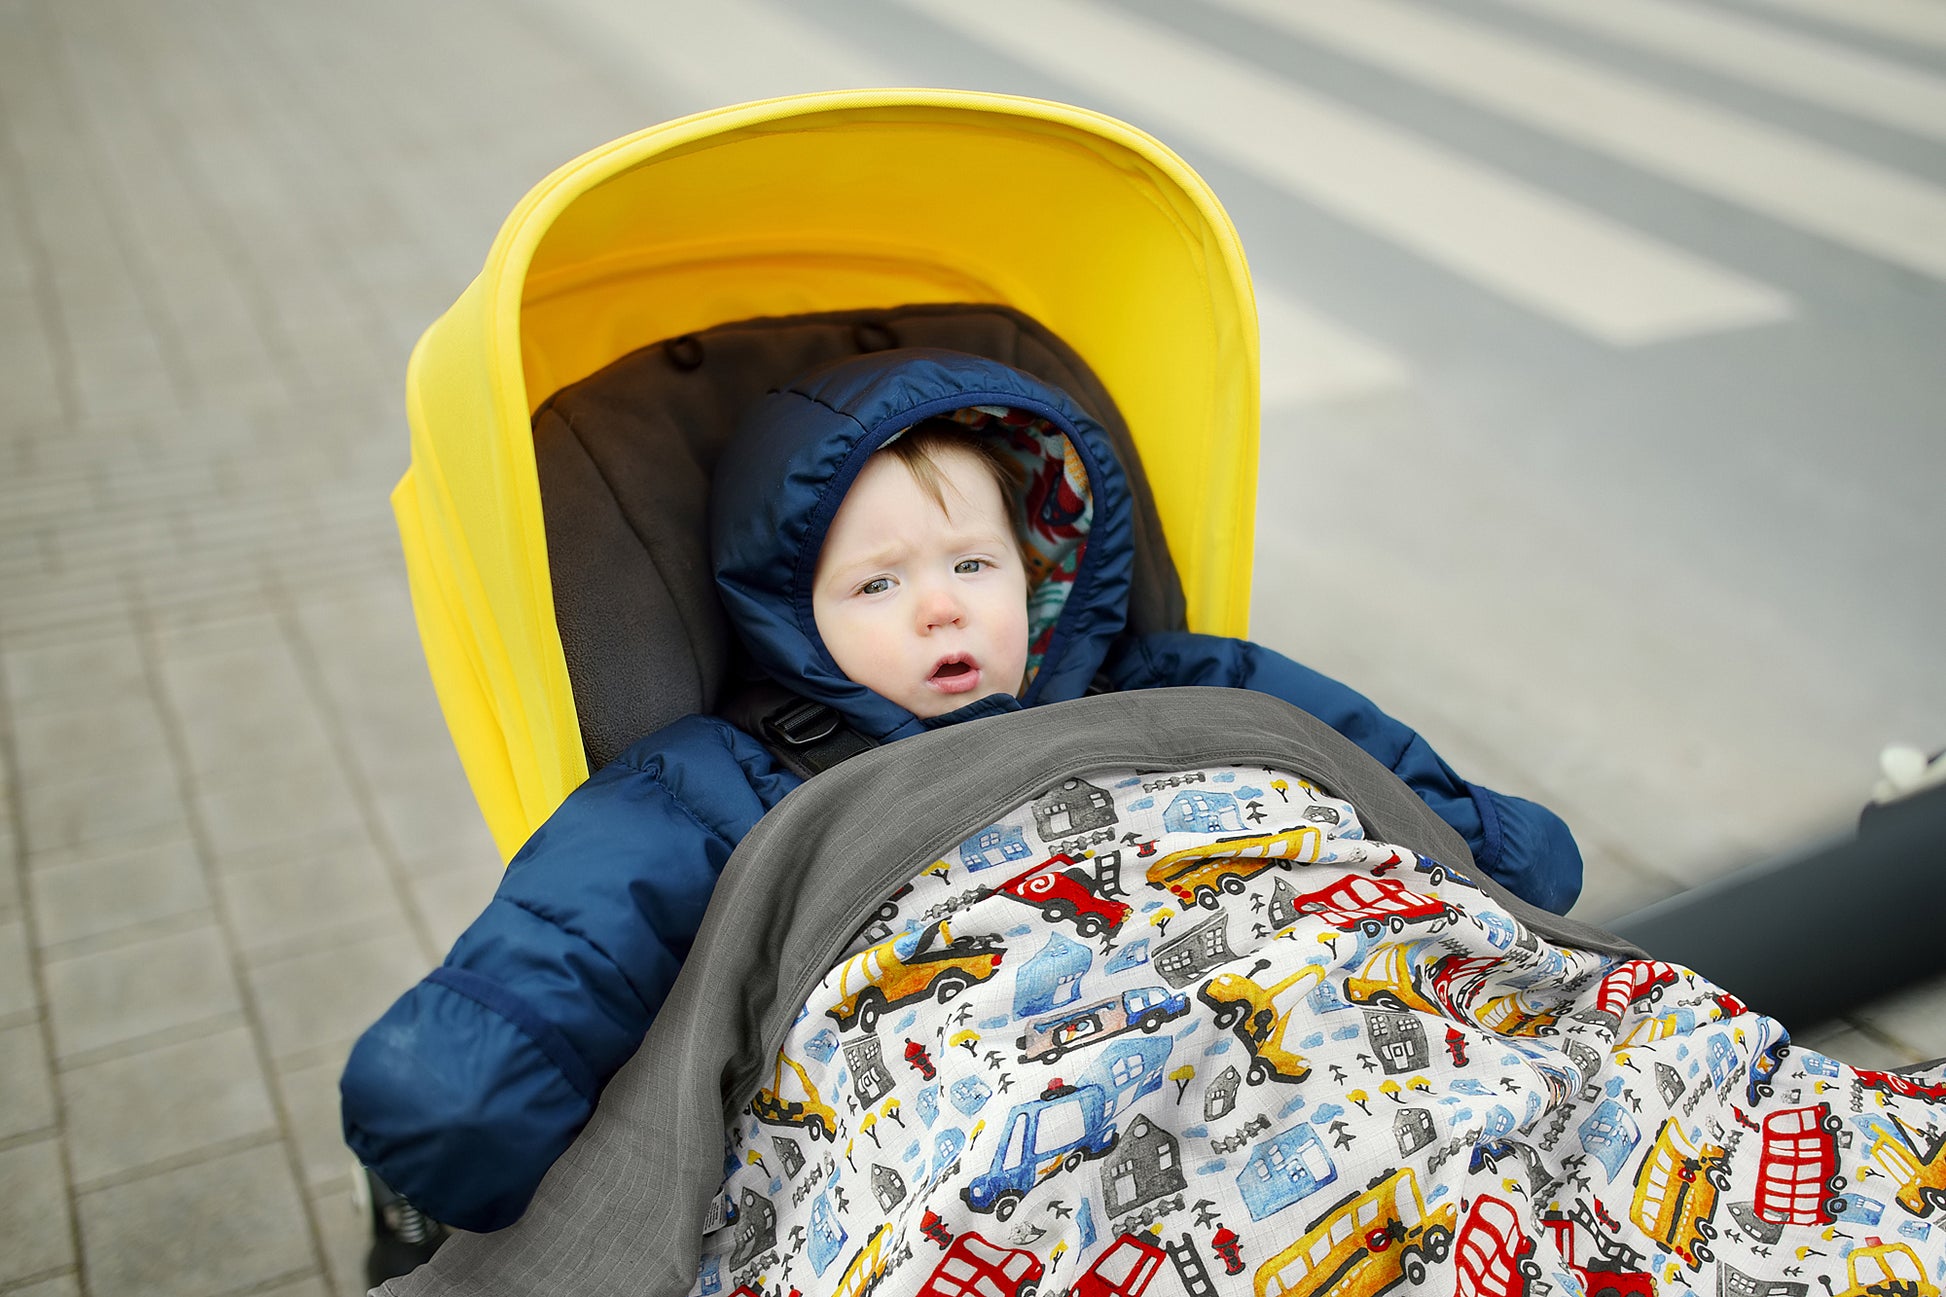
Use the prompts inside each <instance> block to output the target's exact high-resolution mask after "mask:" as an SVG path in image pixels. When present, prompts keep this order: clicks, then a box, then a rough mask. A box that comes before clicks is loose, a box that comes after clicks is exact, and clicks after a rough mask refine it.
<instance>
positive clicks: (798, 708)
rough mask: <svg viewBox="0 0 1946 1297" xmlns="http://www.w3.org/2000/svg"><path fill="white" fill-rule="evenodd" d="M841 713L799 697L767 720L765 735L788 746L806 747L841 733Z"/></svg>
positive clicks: (764, 725) (765, 722) (766, 718)
mask: <svg viewBox="0 0 1946 1297" xmlns="http://www.w3.org/2000/svg"><path fill="white" fill-rule="evenodd" d="M839 722H840V718H839V716H838V713H837V712H836V711H835V710H833V709H832V708H830V707H826V706H825V705H824V704H823V703H820V702H813V701H811V700H810V699H809V698H798V699H795V700H793V701H792V702H790V703H789V704H788V705H786V706H783V707H780V708H778V709H777V710H776V711H774V712H772V713H771V714H770V715H768V716H766V717H764V719H763V727H764V733H765V734H766V735H768V736H769V737H770V738H772V739H775V740H776V741H777V742H779V743H782V744H784V745H785V746H787V747H793V748H803V747H809V746H810V745H811V744H813V743H817V742H821V741H822V740H824V739H828V738H830V737H831V736H832V735H833V734H836V733H837V732H838V725H839Z"/></svg>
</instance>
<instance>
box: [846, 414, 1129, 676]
mask: <svg viewBox="0 0 1946 1297" xmlns="http://www.w3.org/2000/svg"><path fill="white" fill-rule="evenodd" d="M933 417H934V418H936V419H941V420H944V421H946V422H949V423H955V424H958V425H959V426H960V427H962V428H965V429H966V430H967V431H968V432H972V433H976V434H980V435H983V436H987V437H991V438H992V439H993V440H994V441H995V442H997V443H998V444H999V446H1000V447H1001V448H1002V449H1003V450H1004V451H1005V452H1006V453H1007V455H1008V456H1009V457H1010V458H1012V459H1013V461H1014V462H1015V463H1016V464H1018V465H1019V466H1020V470H1021V481H1022V482H1023V485H1022V487H1021V488H1020V491H1019V495H1018V496H1017V497H1016V498H1015V500H1014V501H1013V506H1014V522H1015V524H1016V527H1017V529H1018V535H1019V538H1020V544H1021V558H1022V560H1023V562H1024V563H1025V564H1026V567H1027V681H1028V683H1032V681H1033V679H1034V676H1035V675H1036V674H1037V673H1038V672H1039V671H1040V667H1041V662H1042V660H1043V659H1045V658H1046V656H1047V649H1048V644H1049V643H1050V641H1051V640H1052V639H1053V636H1054V625H1055V623H1056V622H1058V621H1059V620H1060V619H1061V610H1062V609H1063V608H1065V607H1066V606H1067V602H1068V595H1069V594H1071V593H1072V592H1073V590H1074V579H1075V574H1076V573H1077V572H1079V571H1080V570H1081V560H1082V557H1083V555H1085V554H1086V553H1087V551H1088V532H1089V530H1090V528H1091V527H1092V526H1093V524H1094V514H1095V500H1094V492H1093V491H1092V490H1091V489H1090V487H1089V483H1088V470H1087V468H1086V466H1084V465H1083V464H1082V462H1081V456H1080V454H1079V453H1078V452H1076V450H1075V448H1074V445H1073V443H1072V442H1070V441H1069V440H1068V436H1067V434H1066V433H1064V432H1062V431H1061V430H1060V429H1059V428H1057V427H1055V426H1054V425H1053V424H1052V423H1050V422H1048V421H1047V420H1046V419H1043V418H1040V417H1038V416H1036V415H1033V414H1030V413H1028V412H1026V411H1024V410H1014V409H1009V408H1008V407H1006V406H1000V405H974V406H968V407H966V408H965V409H960V410H954V411H951V412H950V413H948V414H944V415H936V416H933ZM909 431H911V429H910V428H902V429H900V430H899V432H898V433H896V434H895V435H893V436H892V437H890V438H888V439H887V440H886V441H885V442H884V443H883V445H882V446H881V447H880V449H883V448H884V446H889V445H891V444H892V442H894V441H897V440H898V439H899V437H902V436H904V435H905V434H906V433H907V432H909Z"/></svg>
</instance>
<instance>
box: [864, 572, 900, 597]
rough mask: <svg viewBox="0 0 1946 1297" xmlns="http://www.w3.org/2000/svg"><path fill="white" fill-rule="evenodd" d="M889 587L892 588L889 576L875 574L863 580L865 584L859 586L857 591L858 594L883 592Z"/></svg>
mask: <svg viewBox="0 0 1946 1297" xmlns="http://www.w3.org/2000/svg"><path fill="white" fill-rule="evenodd" d="M891 588H892V578H891V577H889V576H875V577H873V578H872V579H871V580H869V581H867V582H865V584H863V585H861V586H859V587H858V593H859V594H884V593H885V592H886V591H887V590H890V589H891Z"/></svg>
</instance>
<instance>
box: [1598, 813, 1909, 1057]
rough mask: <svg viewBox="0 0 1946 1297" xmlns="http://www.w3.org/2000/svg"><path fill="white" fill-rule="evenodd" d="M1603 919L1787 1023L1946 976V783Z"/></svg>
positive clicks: (1809, 1021) (1827, 1015)
mask: <svg viewBox="0 0 1946 1297" xmlns="http://www.w3.org/2000/svg"><path fill="white" fill-rule="evenodd" d="M1603 926H1604V927H1606V928H1607V929H1608V930H1609V931H1611V932H1613V933H1615V934H1616V935H1617V936H1620V937H1625V938H1627V939H1628V940H1630V941H1633V942H1634V943H1636V944H1637V945H1639V946H1641V947H1642V949H1644V950H1646V951H1648V952H1649V953H1650V954H1652V955H1654V956H1655V957H1656V958H1658V959H1664V960H1667V961H1669V962H1670V963H1672V964H1681V965H1683V966H1685V967H1688V968H1693V969H1695V970H1696V971H1697V972H1699V973H1701V974H1703V975H1704V976H1705V977H1707V978H1709V979H1710V980H1711V981H1713V982H1715V983H1716V984H1717V985H1719V986H1721V987H1722V988H1723V989H1724V990H1726V991H1729V992H1731V993H1732V994H1734V995H1736V996H1737V997H1738V998H1739V999H1741V1000H1743V1001H1744V1002H1745V1003H1747V1004H1748V1005H1750V1007H1751V1008H1753V1009H1755V1010H1757V1011H1758V1012H1760V1013H1766V1014H1769V1015H1770V1016H1771V1017H1773V1018H1776V1019H1778V1020H1779V1021H1780V1022H1782V1023H1783V1024H1784V1025H1785V1026H1786V1027H1788V1028H1791V1029H1792V1030H1803V1029H1805V1028H1808V1027H1811V1026H1813V1025H1815V1024H1817V1023H1820V1022H1825V1021H1828V1020H1829V1019H1831V1018H1834V1017H1836V1016H1838V1015H1839V1014H1841V1013H1843V1012H1845V1011H1846V1010H1849V1009H1856V1008H1858V1007H1860V1006H1861V1005H1864V1004H1868V1003H1870V1002H1872V1001H1874V1000H1877V999H1879V998H1881V997H1883V996H1887V995H1890V994H1892V993H1893V992H1895V991H1898V990H1900V989H1902V988H1904V987H1906V986H1909V985H1911V984H1913V983H1914V982H1918V981H1922V980H1924V979H1926V978H1929V977H1935V976H1938V975H1939V974H1941V973H1946V786H1942V787H1935V788H1932V789H1930V790H1928V791H1926V792H1923V793H1920V794H1917V795H1915V796H1913V797H1910V798H1907V799H1906V800H1904V801H1900V802H1895V803H1892V804H1891V805H1888V806H1875V807H1872V808H1871V809H1870V810H1869V811H1868V812H1867V813H1866V815H1865V816H1864V819H1863V822H1862V823H1861V825H1860V828H1859V832H1858V833H1857V835H1856V836H1852V837H1847V838H1842V839H1839V840H1837V841H1834V842H1830V843H1827V844H1825V845H1824V846H1822V847H1820V848H1817V849H1815V850H1812V851H1809V852H1806V853H1804V854H1801V855H1796V856H1790V857H1786V858H1784V859H1782V860H1779V861H1774V862H1770V863H1766V864H1762V865H1757V866H1754V867H1752V868H1749V869H1744V870H1741V871H1739V872H1737V873H1735V874H1731V875H1729V876H1727V877H1724V878H1720V879H1717V880H1715V881H1713V882H1710V883H1706V884H1704V885H1703V886H1701V887H1698V888H1695V889H1693V890H1691V891H1688V892H1684V893H1682V894H1680V895H1677V896H1672V897H1670V898H1668V899H1667V900H1664V901H1660V902H1657V903H1656V904H1654V905H1651V906H1648V907H1647V908H1645V909H1641V910H1638V911H1636V912H1635V913H1634V914H1630V915H1628V916H1626V917H1624V918H1621V919H1617V920H1615V921H1614V922H1612V923H1608V924H1604V925H1603Z"/></svg>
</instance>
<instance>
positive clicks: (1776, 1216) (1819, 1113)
mask: <svg viewBox="0 0 1946 1297" xmlns="http://www.w3.org/2000/svg"><path fill="white" fill-rule="evenodd" d="M1838 1129H1839V1122H1838V1119H1837V1118H1836V1117H1834V1116H1833V1115H1832V1114H1831V1108H1830V1105H1828V1104H1823V1103H1820V1104H1816V1105H1807V1106H1805V1107H1802V1108H1785V1109H1783V1110H1781V1111H1779V1112H1773V1113H1771V1114H1770V1115H1769V1116H1768V1117H1765V1118H1764V1146H1763V1153H1762V1155H1761V1157H1760V1158H1759V1160H1758V1162H1757V1197H1756V1201H1755V1202H1754V1203H1753V1204H1752V1205H1751V1209H1752V1210H1753V1211H1755V1212H1756V1213H1757V1215H1758V1216H1760V1217H1761V1218H1763V1219H1764V1220H1767V1221H1769V1222H1770V1223H1771V1224H1773V1225H1829V1224H1831V1222H1832V1221H1833V1220H1835V1219H1836V1218H1837V1216H1838V1214H1839V1213H1840V1212H1842V1211H1844V1209H1845V1200H1844V1199H1843V1198H1842V1197H1840V1196H1839V1190H1841V1189H1843V1188H1844V1187H1845V1178H1844V1177H1843V1176H1842V1175H1839V1174H1838Z"/></svg>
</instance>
